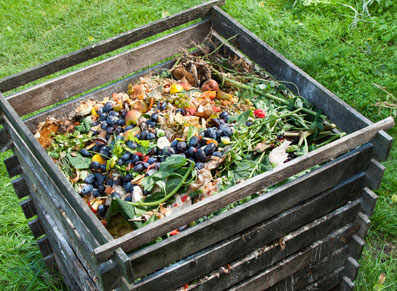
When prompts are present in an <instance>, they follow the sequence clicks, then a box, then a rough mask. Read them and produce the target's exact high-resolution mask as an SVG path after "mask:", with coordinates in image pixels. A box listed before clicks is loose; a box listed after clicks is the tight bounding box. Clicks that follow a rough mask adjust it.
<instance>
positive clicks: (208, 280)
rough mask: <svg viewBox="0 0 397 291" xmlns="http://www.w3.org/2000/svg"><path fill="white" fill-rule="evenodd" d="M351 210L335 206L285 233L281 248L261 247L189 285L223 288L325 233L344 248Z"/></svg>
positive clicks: (310, 242) (348, 233) (276, 244)
mask: <svg viewBox="0 0 397 291" xmlns="http://www.w3.org/2000/svg"><path fill="white" fill-rule="evenodd" d="M352 210H354V208H353V207H351V206H344V207H342V208H340V209H337V210H335V211H333V212H332V213H330V214H329V215H326V216H324V217H322V218H320V219H317V220H316V221H314V222H312V223H310V224H308V225H305V226H303V227H301V228H300V229H298V230H296V231H294V232H292V233H289V234H287V235H286V236H285V237H284V238H283V240H282V244H283V248H281V246H280V242H279V241H276V242H273V243H271V244H269V245H267V246H263V247H260V248H259V249H257V250H255V251H254V252H252V253H251V254H249V255H247V256H245V257H244V258H239V259H238V260H236V261H235V262H231V263H230V264H229V265H228V267H227V268H225V267H221V268H220V269H217V270H215V271H213V272H211V273H210V274H209V275H206V276H204V277H203V278H201V279H199V281H198V283H197V284H194V285H192V286H190V287H189V290H212V291H215V290H223V289H225V288H228V287H230V286H232V285H234V284H237V283H238V282H240V281H242V280H244V279H246V278H247V277H248V276H252V275H254V274H255V273H257V272H258V271H261V270H264V269H266V268H267V267H268V266H270V265H272V264H274V263H276V262H278V261H280V260H282V259H284V258H286V257H287V256H289V255H292V254H293V253H295V252H297V251H299V250H301V249H303V248H305V247H307V246H308V245H310V244H312V243H314V242H315V241H317V240H320V239H323V238H324V237H327V235H328V236H329V237H330V238H331V240H332V242H333V243H334V244H337V245H338V248H339V247H343V246H344V244H345V243H346V240H348V239H349V237H350V236H351V235H352V229H353V228H354V226H353V225H352V224H348V225H346V226H344V227H341V226H342V225H343V224H344V223H348V222H350V221H352V220H353V219H352V217H351V216H352V215H353V216H354V215H355V211H352ZM328 225H329V228H328ZM339 227H341V228H339ZM338 228H339V229H338ZM329 233H332V234H329ZM321 276H323V275H321ZM287 281H288V280H287Z"/></svg>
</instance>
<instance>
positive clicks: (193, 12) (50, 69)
mask: <svg viewBox="0 0 397 291" xmlns="http://www.w3.org/2000/svg"><path fill="white" fill-rule="evenodd" d="M224 3H225V0H213V1H208V2H206V3H203V4H200V5H197V6H194V7H192V8H190V9H187V10H184V11H181V12H179V13H177V14H174V15H171V16H168V17H165V18H162V19H159V20H157V21H154V22H151V23H149V24H146V25H143V26H140V27H138V28H135V29H132V30H129V31H127V32H124V33H121V34H119V35H116V36H114V37H111V38H109V39H106V40H104V41H101V42H99V43H96V44H92V45H90V46H87V47H84V48H82V49H80V50H77V51H74V52H72V53H69V54H67V55H64V56H62V57H59V58H56V59H54V60H51V61H49V62H46V63H43V64H40V65H38V66H36V67H34V68H31V69H28V70H25V71H23V72H20V73H17V74H15V75H12V76H9V77H6V78H3V79H1V80H0V92H6V91H9V90H11V89H14V88H17V87H19V86H22V85H24V84H27V83H30V82H32V81H34V80H37V79H40V78H42V77H44V76H48V75H50V74H52V73H56V72H58V71H61V70H63V69H66V68H69V67H72V66H74V65H77V64H80V63H82V62H85V61H88V60H91V59H93V58H95V57H98V56H101V55H103V54H106V53H108V52H111V51H114V50H116V49H119V48H122V47H124V46H127V45H129V44H132V43H134V42H137V41H139V40H142V39H144V38H147V37H149V36H153V35H155V34H158V33H160V32H163V31H166V30H168V29H171V28H174V27H177V26H179V25H182V24H185V23H187V22H189V21H192V20H195V19H198V18H202V17H205V16H206V15H207V14H208V12H209V10H210V8H211V7H212V6H213V5H223V4H224Z"/></svg>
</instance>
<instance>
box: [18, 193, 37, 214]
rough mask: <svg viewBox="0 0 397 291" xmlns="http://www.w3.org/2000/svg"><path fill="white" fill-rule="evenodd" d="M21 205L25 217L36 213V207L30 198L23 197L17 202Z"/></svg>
mask: <svg viewBox="0 0 397 291" xmlns="http://www.w3.org/2000/svg"><path fill="white" fill-rule="evenodd" d="M19 205H21V207H22V211H23V214H25V217H26V218H27V219H29V218H31V217H33V216H35V215H36V213H37V212H36V208H35V207H34V204H33V201H32V199H31V198H28V199H25V200H23V201H22V202H20V203H19Z"/></svg>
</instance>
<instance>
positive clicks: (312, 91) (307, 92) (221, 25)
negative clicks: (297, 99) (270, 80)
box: [211, 6, 393, 161]
mask: <svg viewBox="0 0 397 291" xmlns="http://www.w3.org/2000/svg"><path fill="white" fill-rule="evenodd" d="M211 22H212V24H213V28H214V29H215V31H216V32H218V33H219V34H221V35H222V36H223V37H225V38H226V39H228V38H230V37H232V36H235V35H238V36H237V37H235V38H233V44H234V45H235V46H237V47H238V48H239V49H240V50H241V51H242V52H243V53H244V54H245V55H246V56H248V57H249V58H250V59H251V60H252V61H253V62H255V63H256V64H258V65H259V66H261V67H263V68H265V69H266V70H267V71H268V72H269V73H270V74H272V75H273V76H274V77H275V78H276V79H278V80H285V81H288V82H292V83H293V84H295V85H297V86H298V88H299V93H300V95H302V96H303V97H304V98H306V99H307V100H308V101H310V103H312V104H313V105H314V106H315V107H317V108H318V109H321V110H322V112H324V113H325V114H326V115H327V116H328V117H329V118H330V119H331V120H332V121H333V122H334V123H336V124H337V125H338V126H339V127H340V128H342V129H343V130H344V131H346V132H348V133H351V132H354V131H356V130H359V129H361V128H363V127H366V126H368V125H370V124H372V122H371V121H370V120H369V119H367V118H365V117H364V116H362V115H361V114H360V113H358V112H357V111H356V110H354V109H353V108H352V107H351V106H349V105H348V104H347V103H345V102H343V101H342V100H341V99H339V98H338V97H337V96H336V95H335V94H333V93H332V92H331V91H329V90H328V89H326V88H325V87H324V86H322V85H321V84H320V83H318V82H317V81H316V80H314V79H313V78H312V77H310V76H309V75H308V74H307V73H305V72H304V71H302V70H301V69H300V68H298V67H297V66H296V65H295V64H293V63H292V62H291V61H289V60H288V59H286V58H285V57H284V56H282V55H281V54H280V53H278V52H277V51H276V50H274V49H273V48H272V47H270V46H269V45H268V44H266V43H265V42H264V41H262V40H261V39H260V38H258V37H257V36H255V35H254V34H253V33H251V32H250V31H249V30H248V29H246V28H245V27H244V26H242V25H241V24H240V23H238V22H237V21H236V20H234V19H233V18H232V17H230V16H229V15H228V14H227V13H226V12H224V11H222V10H221V9H220V8H218V7H216V6H215V7H213V8H212V10H211ZM286 85H287V86H288V87H290V89H291V90H293V91H295V92H296V88H295V86H294V85H291V84H286ZM296 93H297V92H296ZM375 140H376V141H375V142H374V146H375V149H376V153H377V155H378V157H379V158H380V160H381V161H384V160H386V159H387V157H388V155H389V153H390V150H391V144H392V141H393V139H392V138H391V137H390V136H389V135H387V134H386V133H385V132H380V133H379V134H378V135H377V137H376V139H375Z"/></svg>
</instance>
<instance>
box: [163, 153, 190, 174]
mask: <svg viewBox="0 0 397 291" xmlns="http://www.w3.org/2000/svg"><path fill="white" fill-rule="evenodd" d="M186 162H187V159H186V158H184V157H182V156H181V155H172V156H169V157H168V158H167V159H166V160H165V161H164V162H162V163H161V164H160V171H164V172H165V171H170V169H177V168H180V167H183V166H184V165H185V164H186Z"/></svg>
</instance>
